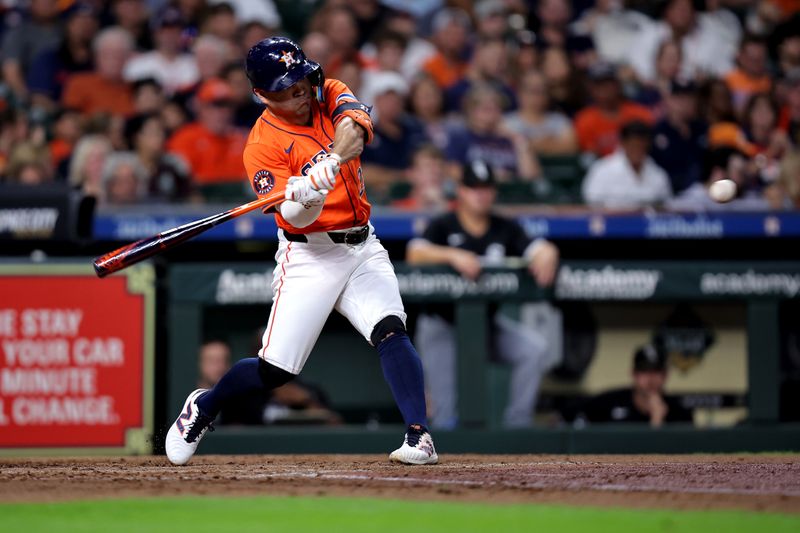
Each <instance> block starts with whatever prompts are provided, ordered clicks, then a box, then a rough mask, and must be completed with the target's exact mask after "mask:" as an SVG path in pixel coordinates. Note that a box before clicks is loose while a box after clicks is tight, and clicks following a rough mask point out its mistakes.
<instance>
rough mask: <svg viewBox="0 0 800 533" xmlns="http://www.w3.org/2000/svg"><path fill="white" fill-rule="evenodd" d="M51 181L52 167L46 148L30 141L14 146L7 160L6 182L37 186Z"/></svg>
mask: <svg viewBox="0 0 800 533" xmlns="http://www.w3.org/2000/svg"><path fill="white" fill-rule="evenodd" d="M52 181H53V166H52V164H51V161H50V151H49V150H48V149H47V146H44V145H40V144H36V143H33V142H30V141H26V142H22V143H19V144H17V145H16V146H14V148H13V150H11V154H9V158H8V166H7V169H6V182H8V183H17V184H19V185H30V186H37V185H46V184H48V183H50V182H52Z"/></svg>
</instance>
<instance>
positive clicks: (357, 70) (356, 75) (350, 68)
mask: <svg viewBox="0 0 800 533" xmlns="http://www.w3.org/2000/svg"><path fill="white" fill-rule="evenodd" d="M359 58H360V56H359V55H356V54H353V55H350V56H348V57H345V58H342V61H341V62H340V63H339V74H338V75H337V76H336V79H338V80H339V81H341V82H342V83H344V84H345V85H347V86H348V87H350V91H351V92H352V93H353V94H354V95H356V97H358V98H359V99H361V100H366V101H370V100H371V99H373V97H372V96H370V95H364V89H363V88H362V84H363V80H364V62H363V61H362V60H361V59H359Z"/></svg>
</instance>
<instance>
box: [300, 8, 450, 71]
mask: <svg viewBox="0 0 800 533" xmlns="http://www.w3.org/2000/svg"><path fill="white" fill-rule="evenodd" d="M403 8H406V9H410V8H411V6H410V5H405V6H402V8H398V7H395V9H394V10H393V11H390V12H388V13H387V14H386V16H385V19H384V27H385V31H386V32H393V33H395V34H398V35H402V36H403V38H404V39H405V46H404V48H403V57H402V58H401V60H400V72H401V73H402V74H403V76H405V77H406V79H412V78H414V77H415V76H417V74H419V72H420V71H421V70H422V65H423V64H424V63H425V61H427V60H428V59H429V58H430V57H432V56H433V55H434V54H435V53H436V47H434V46H433V44H431V42H430V41H428V40H427V39H424V38H422V37H421V36H420V35H419V34H418V31H417V22H416V20H414V17H413V16H412V15H411V13H409V12H408V11H405V10H403ZM383 33H384V32H383V31H381V32H379V33H378V34H377V35H381V34H383ZM369 47H370V43H367V44H365V45H364V50H365V51H366V50H369ZM303 50H305V47H303ZM372 55H375V53H373V54H372Z"/></svg>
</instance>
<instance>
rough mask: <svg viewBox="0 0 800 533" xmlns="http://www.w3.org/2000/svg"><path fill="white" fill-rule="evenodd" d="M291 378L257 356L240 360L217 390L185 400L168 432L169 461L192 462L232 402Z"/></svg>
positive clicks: (193, 394)
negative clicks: (223, 411) (220, 415)
mask: <svg viewBox="0 0 800 533" xmlns="http://www.w3.org/2000/svg"><path fill="white" fill-rule="evenodd" d="M292 378H294V374H290V373H289V372H286V371H285V370H282V369H280V368H278V367H276V366H274V365H271V364H269V363H267V362H266V361H264V360H263V359H261V358H258V357H248V358H246V359H242V360H240V361H238V362H237V363H236V364H235V365H233V366H232V367H231V369H230V370H228V372H227V373H226V374H225V375H224V376H222V379H220V380H219V383H217V384H216V385H215V386H214V388H212V389H197V390H195V391H193V392H192V393H191V394H189V396H188V398H186V401H185V402H184V404H183V410H181V414H180V415H179V416H178V418H177V419H176V420H175V423H174V424H172V425H171V426H170V428H169V431H168V432H167V439H166V442H165V448H166V452H167V458H168V459H169V460H170V462H171V463H172V464H175V465H183V464H186V463H187V462H189V459H191V458H192V455H194V452H195V451H196V450H197V445H198V444H199V443H200V440H201V439H202V438H203V436H204V435H205V434H206V432H207V431H209V430H211V431H214V426H213V425H212V422H213V421H214V419H215V418H216V417H217V415H218V414H219V412H220V410H221V409H222V406H224V405H225V403H226V402H227V401H228V400H229V399H231V398H234V397H236V396H238V395H240V394H246V393H250V392H254V391H258V390H263V389H267V390H272V389H274V388H276V387H279V386H281V385H283V384H284V383H287V382H288V381H290V380H291V379H292Z"/></svg>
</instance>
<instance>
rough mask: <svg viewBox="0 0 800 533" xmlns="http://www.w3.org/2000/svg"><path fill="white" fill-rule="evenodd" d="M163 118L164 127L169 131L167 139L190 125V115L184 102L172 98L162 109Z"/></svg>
mask: <svg viewBox="0 0 800 533" xmlns="http://www.w3.org/2000/svg"><path fill="white" fill-rule="evenodd" d="M161 118H162V119H164V127H165V128H166V130H167V137H172V135H173V134H174V133H175V132H177V131H178V130H179V129H181V128H182V127H183V126H185V125H186V124H188V123H189V115H188V113H187V111H186V108H184V106H183V104H182V102H180V101H179V100H178V99H176V98H170V99H169V100H167V101H166V103H165V104H164V107H163V108H162V109H161Z"/></svg>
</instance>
